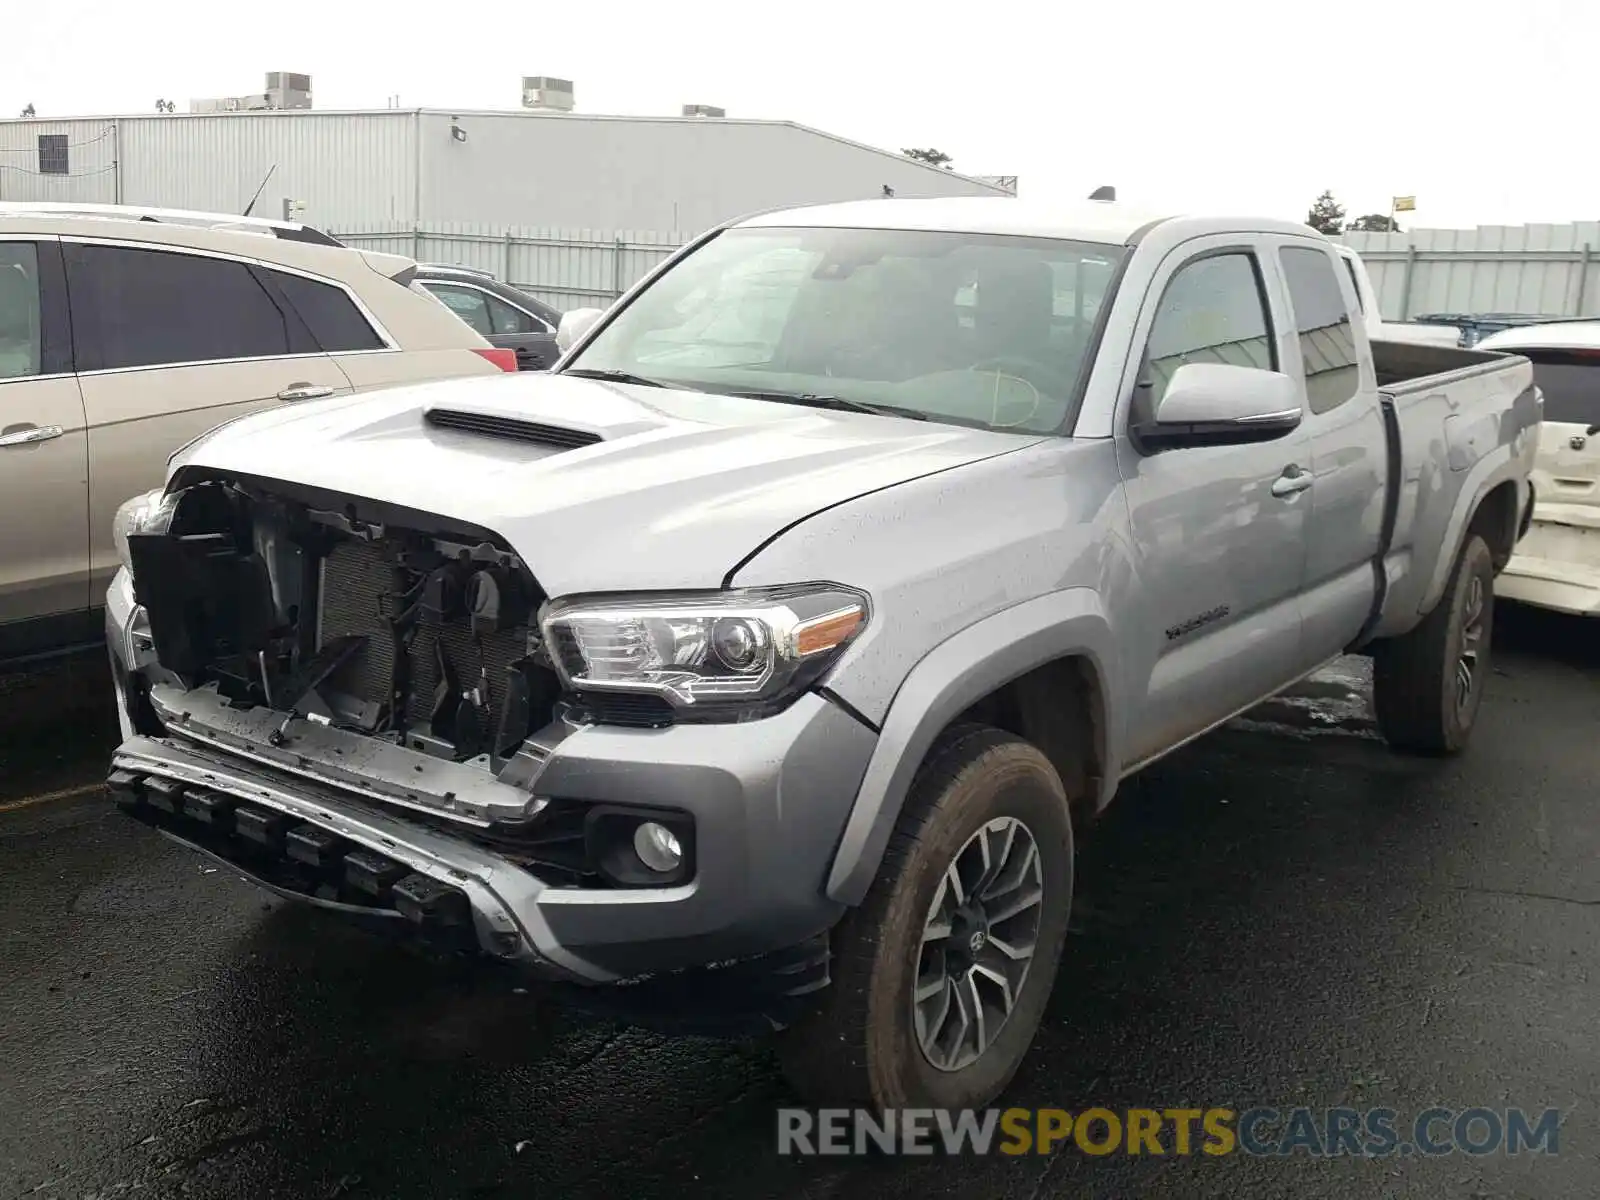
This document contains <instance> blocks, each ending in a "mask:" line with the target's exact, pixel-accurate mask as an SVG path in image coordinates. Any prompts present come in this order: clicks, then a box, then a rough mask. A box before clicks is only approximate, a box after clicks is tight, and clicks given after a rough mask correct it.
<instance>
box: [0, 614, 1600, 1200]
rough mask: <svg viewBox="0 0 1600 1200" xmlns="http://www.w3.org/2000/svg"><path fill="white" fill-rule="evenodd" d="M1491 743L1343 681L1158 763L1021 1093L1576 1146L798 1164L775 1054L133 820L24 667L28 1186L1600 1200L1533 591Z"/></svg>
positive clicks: (1089, 888)
mask: <svg viewBox="0 0 1600 1200" xmlns="http://www.w3.org/2000/svg"><path fill="white" fill-rule="evenodd" d="M1501 617H1502V620H1501V628H1500V630H1499V646H1498V648H1497V658H1496V663H1495V667H1496V669H1495V674H1494V677H1493V679H1492V683H1491V686H1490V690H1489V693H1488V696H1487V699H1486V701H1485V705H1484V708H1483V712H1482V716H1481V718H1480V726H1479V728H1478V730H1477V732H1476V735H1475V740H1474V743H1473V745H1472V747H1471V749H1470V751H1469V752H1468V753H1467V754H1466V755H1465V756H1464V757H1462V758H1460V759H1457V760H1452V761H1448V762H1428V761H1417V760H1408V759H1404V758H1399V757H1396V756H1394V755H1392V754H1390V753H1389V752H1388V751H1387V750H1386V749H1385V748H1384V747H1383V746H1382V745H1381V744H1380V743H1378V742H1377V741H1376V740H1375V739H1374V738H1373V736H1372V734H1371V731H1370V728H1369V727H1368V723H1367V720H1366V716H1365V709H1366V696H1365V687H1366V684H1365V682H1364V676H1363V671H1362V667H1363V665H1364V664H1362V663H1360V662H1358V661H1355V662H1351V663H1347V664H1341V665H1340V667H1339V669H1337V670H1335V671H1334V672H1332V673H1330V674H1328V675H1325V676H1323V677H1321V678H1319V679H1317V680H1315V681H1313V683H1312V684H1311V685H1310V686H1309V687H1307V688H1303V689H1301V690H1300V691H1299V692H1298V693H1297V695H1296V696H1294V697H1290V698H1288V699H1285V700H1281V701H1278V702H1275V703H1274V704H1272V705H1270V706H1268V707H1267V708H1266V709H1263V710H1261V711H1258V712H1256V713H1254V714H1252V715H1251V718H1250V719H1248V720H1244V721H1240V722H1235V723H1234V724H1233V725H1232V726H1230V727H1229V728H1226V729H1224V730H1222V731H1219V732H1218V733H1216V734H1214V735H1212V736H1210V737H1208V738H1205V739H1203V740H1202V741H1200V742H1198V743H1196V744H1195V745H1193V746H1191V747H1189V748H1186V749H1185V750H1183V751H1180V752H1179V753H1178V754H1176V755H1174V756H1172V757H1171V758H1169V759H1167V760H1165V761H1164V762H1162V763H1160V764H1158V765H1156V766H1155V767H1153V768H1151V769H1150V770H1149V771H1147V772H1146V773H1145V774H1144V775H1143V776H1141V777H1139V778H1138V779H1136V780H1134V781H1130V782H1129V783H1128V784H1127V785H1126V787H1125V789H1124V791H1123V794H1122V795H1121V796H1120V797H1119V798H1118V800H1117V802H1116V804H1114V805H1113V806H1112V808H1111V810H1109V812H1108V814H1107V816H1106V817H1105V818H1104V820H1103V821H1102V823H1101V824H1100V825H1099V826H1098V827H1097V828H1096V829H1095V830H1093V831H1092V833H1091V835H1090V836H1089V837H1088V838H1087V839H1086V840H1085V842H1084V844H1083V845H1082V847H1081V855H1080V858H1081V861H1080V876H1081V883H1082V893H1083V894H1082V897H1081V899H1080V902H1079V904H1078V906H1077V909H1076V915H1075V918H1074V932H1073V935H1072V936H1071V937H1070V938H1069V942H1068V950H1067V957H1066V962H1065V965H1064V967H1063V969H1062V971H1061V973H1060V976H1059V978H1058V981H1057V985H1056V989H1055V994H1054V997H1053V999H1052V1001H1051V1006H1050V1009H1049V1011H1048V1014H1047V1017H1046V1020H1045V1024H1044V1027H1043V1029H1042V1030H1041V1032H1040V1034H1039V1037H1038V1041H1037V1043H1036V1044H1035V1047H1034V1050H1033V1053H1032V1055H1031V1057H1030V1059H1029V1061H1028V1063H1027V1064H1026V1066H1025V1067H1024V1069H1023V1071H1022V1074H1021V1075H1020V1076H1019V1078H1018V1079H1017V1081H1016V1083H1015V1085H1014V1086H1013V1087H1012V1089H1011V1091H1010V1092H1009V1093H1008V1095H1007V1097H1006V1098H1005V1103H1007V1104H1015V1105H1033V1106H1049V1107H1063V1108H1068V1109H1072V1110H1081V1109H1082V1108H1084V1107H1086V1106H1089V1105H1100V1106H1103V1107H1106V1108H1110V1109H1112V1110H1120V1109H1126V1108H1130V1107H1153V1108H1158V1109H1161V1108H1172V1107H1195V1108H1212V1107H1227V1108H1230V1109H1234V1110H1244V1109H1248V1108H1251V1107H1254V1106H1259V1105H1269V1106H1273V1107H1277V1108H1280V1109H1286V1108H1290V1107H1293V1106H1297V1105H1306V1106H1312V1107H1317V1108H1322V1107H1329V1106H1349V1107H1353V1108H1357V1109H1367V1108H1371V1107H1374V1106H1381V1107H1388V1108H1392V1109H1395V1110H1397V1111H1398V1112H1399V1113H1401V1114H1402V1115H1404V1114H1409V1113H1415V1112H1417V1111H1419V1110H1422V1109H1426V1108H1428V1107H1431V1106H1433V1105H1440V1106H1444V1107H1449V1108H1454V1109H1462V1108H1468V1107H1472V1106H1476V1105H1482V1106H1487V1107H1493V1108H1499V1109H1504V1108H1506V1107H1511V1106H1520V1107H1523V1108H1526V1109H1529V1110H1532V1111H1533V1112H1535V1113H1537V1112H1540V1111H1542V1110H1544V1109H1546V1108H1559V1109H1561V1110H1562V1112H1563V1118H1562V1124H1561V1129H1560V1140H1559V1153H1558V1154H1555V1155H1550V1154H1534V1155H1529V1154H1523V1155H1520V1156H1516V1157H1511V1156H1506V1155H1503V1154H1502V1155H1491V1156H1487V1157H1483V1158H1472V1157H1467V1156H1464V1155H1462V1154H1454V1155H1451V1156H1448V1157H1444V1158H1420V1157H1391V1158H1387V1159H1382V1160H1368V1159H1348V1158H1346V1159H1328V1160H1314V1159H1310V1158H1307V1157H1303V1156H1292V1157H1287V1158H1271V1157H1253V1156H1250V1155H1245V1154H1234V1155H1229V1156H1225V1157H1206V1156H1202V1155H1192V1156H1188V1157H1180V1156H1170V1155H1169V1156H1164V1157H1151V1156H1148V1155H1146V1156H1139V1157H1129V1156H1125V1155H1109V1156H1105V1157H1090V1156H1087V1155H1085V1154H1083V1153H1081V1152H1079V1151H1078V1150H1077V1149H1075V1148H1074V1147H1072V1146H1071V1145H1070V1144H1069V1145H1068V1146H1067V1147H1065V1148H1064V1149H1060V1150H1058V1151H1057V1152H1056V1153H1055V1154H1054V1155H1052V1156H1050V1157H1038V1156H1030V1157H1023V1158H1002V1157H1000V1156H995V1157H988V1158H962V1159H958V1160H954V1161H944V1160H937V1159H916V1160H908V1159H900V1160H892V1161H886V1160H877V1161H858V1160H848V1161H847V1160H840V1159H808V1160H799V1159H780V1158H779V1157H777V1155H776V1154H775V1150H774V1147H775V1128H776V1121H775V1110H776V1109H777V1108H778V1107H779V1106H782V1105H786V1104H793V1103H794V1102H795V1101H794V1098H793V1097H792V1096H791V1095H790V1094H789V1093H788V1091H787V1089H786V1087H785V1085H784V1084H783V1082H782V1080H781V1078H780V1076H779V1075H778V1074H777V1072H776V1069H775V1067H774V1064H773V1061H772V1058H771V1052H770V1048H769V1047H767V1046H765V1045H763V1044H761V1043H760V1042H755V1041H750V1042H723V1041H710V1040H703V1039H682V1038H669V1037H665V1036H663V1035H660V1034H656V1033H649V1032H643V1031H640V1030H637V1029H632V1028H627V1027H620V1026H615V1025H612V1024H608V1023H606V1022H603V1021H599V1020H597V1019H593V1018H587V1017H581V1016H577V1015H574V1014H572V1013H570V1012H566V1011H562V1010H560V1009H558V1008H556V1007H554V1006H552V1005H551V1004H550V1003H549V1002H548V1000H547V998H545V997H543V996H541V995H540V994H539V992H538V990H537V989H523V988H521V987H520V986H517V985H515V983H514V981H512V980H509V979H507V978H504V977H499V976H495V977H486V976H484V975H483V974H482V973H481V972H476V971H472V970H468V969H466V968H462V967H454V966H444V965H433V964H425V963H422V962H420V961H419V960H418V959H417V958H416V957H415V956H413V955H412V954H410V953H408V952H407V951H405V950H403V949H401V948H398V947H391V946H388V945H384V944H381V943H377V942H373V941H370V940H368V939H367V938H366V936H365V935H362V934H359V933H357V932H354V931H351V930H347V929H345V928H343V927H341V926H339V925H338V924H336V923H333V922H330V921H329V920H327V919H326V918H323V917H321V916H320V915H319V914H316V913H311V912H307V911H305V910H303V909H300V908H298V907H296V906H293V905H289V904H285V903H282V902H279V901H276V900H269V899H267V898H265V897H264V895H263V894H262V893H260V892H258V891H256V890H254V889H252V888H251V887H249V886H248V885H246V884H244V883H242V882H240V881H239V880H237V879H236V878H234V877H231V876H230V875H229V874H228V873H227V872H226V871H219V870H216V869H214V868H213V867H212V866H210V865H209V864H205V863H201V862H200V861H198V860H197V859H195V858H194V857H193V856H191V855H190V854H188V853H187V852H185V851H183V850H182V849H180V848H178V847H175V846H173V845H171V844H170V843H167V842H166V841H164V840H163V839H161V838H160V837H158V836H157V835H155V834H154V833H151V832H149V831H147V830H144V829H143V828H141V827H137V826H135V825H133V824H132V823H131V822H129V821H127V820H126V819H125V818H122V817H120V816H119V815H118V814H116V813H115V812H113V811H111V810H110V809H109V807H108V805H107V802H106V801H105V799H104V796H103V793H101V792H100V791H99V790H98V788H97V787H96V784H97V781H98V779H99V777H100V776H101V774H102V773H103V771H104V765H105V760H106V757H107V755H108V753H109V751H110V749H111V747H112V745H113V744H114V741H115V737H116V733H115V721H114V718H113V716H112V713H111V710H110V707H109V705H108V703H107V702H106V698H105V685H104V682H103V671H104V668H103V666H102V665H101V664H100V663H99V662H98V661H97V660H93V659H91V660H88V661H87V662H80V663H78V664H72V665H64V666H62V665H58V666H56V667H53V668H49V669H45V670H39V671H35V672H31V673H30V674H29V675H28V676H26V677H21V678H11V679H9V680H0V730H3V732H0V1197H14V1196H31V1197H39V1198H41V1200H56V1198H59V1197H75V1198H91V1197H92V1198H96V1200H109V1198H111V1197H122V1196H161V1197H164V1196H184V1197H198V1198H206V1200H210V1198H217V1200H221V1198H229V1200H234V1198H237V1200H268V1198H273V1197H284V1198H289V1200H323V1198H330V1200H331V1198H333V1197H350V1198H351V1200H367V1198H375V1200H410V1198H413V1197H416V1198H428V1200H434V1198H440V1200H445V1198H455V1197H473V1198H477V1197H494V1198H500V1197H523V1196H528V1197H542V1196H562V1197H567V1196H572V1197H579V1196H615V1197H629V1198H645V1197H654V1196H672V1197H682V1196H695V1197H699V1196H740V1197H751V1196H771V1197H787V1198H806V1200H822V1198H825V1197H826V1198H839V1200H844V1198H854V1197H872V1198H873V1200H899V1198H902V1197H903V1198H906V1200H911V1198H913V1197H916V1198H921V1197H945V1196H948V1197H964V1198H965V1197H1008V1198H1009V1197H1015V1198H1017V1200H1035V1198H1042V1197H1046V1196H1067V1195H1071V1196H1087V1197H1112V1196H1141V1197H1181V1198H1183V1200H1189V1198H1194V1197H1209V1196H1216V1197H1278V1196H1294V1197H1339V1198H1340V1200H1344V1198H1365V1197H1374V1198H1378V1197H1404V1198H1406V1200H1411V1198H1413V1197H1417V1198H1423V1200H1427V1198H1432V1197H1439V1198H1445V1197H1450V1198H1457V1197H1488V1196H1493V1197H1497V1198H1498V1197H1530V1198H1533V1197H1539V1198H1542V1197H1574V1198H1578V1197H1591V1196H1594V1195H1595V1194H1597V1192H1600V1159H1597V1150H1600V1137H1597V1134H1600V1029H1597V1022H1596V1017H1597V1013H1600V992H1597V990H1596V986H1595V984H1596V974H1597V971H1600V787H1597V781H1600V633H1597V631H1596V629H1595V628H1593V627H1591V626H1585V625H1583V624H1581V623H1579V622H1575V621H1567V620H1563V619H1560V618H1555V617H1550V616H1548V615H1545V614H1539V613H1534V612H1530V611H1527V610H1515V609H1512V608H1510V607H1509V606H1507V607H1505V608H1503V609H1502V613H1501Z"/></svg>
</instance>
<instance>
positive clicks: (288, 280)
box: [267, 271, 385, 354]
mask: <svg viewBox="0 0 1600 1200" xmlns="http://www.w3.org/2000/svg"><path fill="white" fill-rule="evenodd" d="M267 274H268V275H269V276H271V277H272V282H273V283H274V284H276V285H277V287H278V289H279V290H280V291H282V292H283V294H284V296H285V298H287V299H288V301H289V304H290V305H291V306H292V307H293V308H294V311H295V313H296V314H297V315H298V316H299V317H300V319H301V320H302V321H304V322H305V324H306V328H307V329H308V330H310V331H311V339H312V341H314V342H315V343H316V345H317V349H319V350H321V351H322V352H323V353H325V354H339V353H348V352H350V351H352V350H382V349H384V348H385V346H384V342H383V339H382V338H380V337H379V336H378V333H377V331H376V330H375V329H373V328H372V324H371V322H369V321H368V320H367V319H366V317H364V316H362V315H361V310H360V309H359V308H357V307H356V306H355V302H354V301H353V300H351V299H350V297H349V296H348V295H347V294H346V293H345V292H344V290H343V289H341V288H336V287H334V286H333V285H332V284H330V283H318V282H317V281H316V280H315V279H307V278H306V277H305V276H304V275H291V274H289V273H288V272H287V271H268V272H267Z"/></svg>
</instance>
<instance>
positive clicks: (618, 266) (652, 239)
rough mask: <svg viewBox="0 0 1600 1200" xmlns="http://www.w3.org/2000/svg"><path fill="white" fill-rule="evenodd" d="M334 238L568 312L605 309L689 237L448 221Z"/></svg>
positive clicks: (340, 233) (670, 234)
mask: <svg viewBox="0 0 1600 1200" xmlns="http://www.w3.org/2000/svg"><path fill="white" fill-rule="evenodd" d="M329 232H331V233H332V234H333V236H334V237H336V238H338V239H339V240H340V241H341V242H344V243H345V244H346V245H348V246H355V247H358V248H360V249H362V250H379V251H384V252H387V253H390V254H404V255H406V256H408V257H410V258H414V259H416V260H417V261H418V262H429V263H450V264H452V265H456V266H464V267H475V268H477V269H478V270H480V271H488V272H489V273H490V274H492V275H494V276H495V278H497V279H500V280H502V281H503V282H506V283H509V284H511V285H512V286H513V287H516V288H520V289H521V290H523V291H525V292H527V293H529V294H530V295H532V296H537V297H538V298H539V299H541V300H543V301H544V302H545V303H547V304H550V305H553V306H554V307H555V308H558V309H561V310H562V311H566V310H567V309H572V308H583V307H585V306H597V307H604V306H605V305H606V304H609V303H610V302H611V301H612V300H615V299H616V298H617V297H618V296H620V295H621V294H622V293H623V292H625V291H627V289H628V288H629V287H631V286H632V285H633V284H634V283H636V282H637V281H638V280H639V279H640V278H641V277H642V276H644V275H645V274H647V273H648V272H649V271H650V270H651V269H652V268H654V267H655V266H656V264H657V263H659V262H661V260H662V259H664V258H666V257H667V256H668V255H670V254H671V253H672V252H673V251H674V250H676V249H677V248H678V247H679V246H682V245H683V244H684V243H685V242H687V241H688V240H689V238H690V235H689V234H683V233H656V232H646V231H640V230H626V231H617V230H598V229H534V228H527V227H523V228H512V229H494V228H491V227H489V226H486V225H475V224H471V223H461V222H449V221H440V222H432V223H428V224H423V225H417V226H411V225H394V226H390V227H387V228H383V227H379V228H368V229H365V230H360V231H354V232H340V231H333V230H330V231H329Z"/></svg>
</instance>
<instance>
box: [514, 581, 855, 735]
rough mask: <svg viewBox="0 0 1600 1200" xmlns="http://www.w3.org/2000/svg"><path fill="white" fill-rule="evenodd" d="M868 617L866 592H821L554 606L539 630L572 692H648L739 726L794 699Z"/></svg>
mask: <svg viewBox="0 0 1600 1200" xmlns="http://www.w3.org/2000/svg"><path fill="white" fill-rule="evenodd" d="M869 617H870V608H869V604H868V600H867V597H866V595H865V594H864V593H862V592H858V591H856V590H855V589H853V588H847V587H843V586H840V585H838V584H829V583H819V584H803V585H796V586H792V587H785V588H760V589H749V590H737V591H726V592H707V593H699V594H688V595H685V594H674V595H632V596H616V597H586V598H575V599H569V600H557V601H553V602H551V603H550V604H548V605H546V607H545V611H544V613H543V614H542V616H541V619H540V626H541V629H542V632H543V634H544V640H545V644H546V646H547V647H548V649H549V652H550V658H551V661H552V662H553V663H554V665H555V668H556V671H557V673H558V674H559V675H560V676H561V681H562V683H563V684H565V685H566V686H567V687H568V688H569V689H571V690H572V691H575V692H578V693H579V694H583V693H596V692H611V693H616V692H631V693H634V694H639V693H645V694H648V695H654V696H659V697H661V698H662V699H664V700H666V701H667V703H669V704H671V705H672V706H673V708H675V709H677V710H679V712H680V713H681V714H682V715H683V716H685V717H698V718H699V719H702V720H734V719H738V717H740V716H748V715H759V714H761V713H764V712H770V711H774V710H775V709H777V708H780V707H782V706H783V705H785V704H787V703H788V702H789V701H791V700H793V699H794V698H795V697H796V696H798V695H799V694H800V693H801V692H802V691H804V690H805V689H806V688H807V687H809V686H811V684H813V683H814V682H815V681H816V680H817V679H818V678H819V677H821V675H822V674H823V672H824V671H826V670H827V669H828V667H830V666H831V665H832V664H833V663H834V662H835V661H837V659H838V657H839V655H840V654H842V653H843V652H844V649H845V647H846V646H848V645H849V644H850V642H851V641H853V640H854V639H855V637H856V636H857V635H858V634H859V633H860V632H861V630H862V629H863V628H864V627H865V626H866V624H867V621H868V619H869Z"/></svg>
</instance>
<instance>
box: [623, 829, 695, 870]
mask: <svg viewBox="0 0 1600 1200" xmlns="http://www.w3.org/2000/svg"><path fill="white" fill-rule="evenodd" d="M633 852H634V853H635V854H637V855H638V856H639V861H640V862H642V863H643V864H644V865H645V866H647V867H649V868H650V869H651V870H652V871H660V872H661V873H662V874H666V873H667V872H669V871H676V870H677V869H678V868H679V867H680V866H681V865H682V864H683V847H682V846H681V845H680V844H679V843H678V835H677V834H675V833H673V832H672V830H670V829H668V828H667V827H666V826H665V825H658V824H657V823H656V822H654V821H645V822H643V823H642V824H641V825H640V826H639V828H637V829H635V830H634V831H633Z"/></svg>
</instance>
